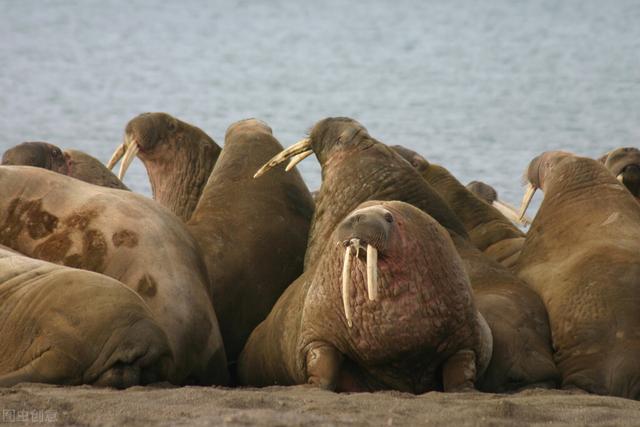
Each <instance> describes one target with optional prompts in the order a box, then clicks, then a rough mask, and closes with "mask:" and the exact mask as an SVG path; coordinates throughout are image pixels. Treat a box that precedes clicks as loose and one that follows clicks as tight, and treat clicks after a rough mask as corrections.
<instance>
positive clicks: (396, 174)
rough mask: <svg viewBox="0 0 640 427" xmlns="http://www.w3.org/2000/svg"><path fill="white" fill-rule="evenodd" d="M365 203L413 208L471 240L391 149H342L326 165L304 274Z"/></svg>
mask: <svg viewBox="0 0 640 427" xmlns="http://www.w3.org/2000/svg"><path fill="white" fill-rule="evenodd" d="M367 200H380V201H385V200H399V201H403V202H406V203H409V204H411V205H414V206H416V207H417V208H419V209H421V210H423V211H424V212H426V213H428V214H429V215H431V216H432V217H433V218H434V219H435V220H436V221H438V222H439V223H440V224H441V225H442V226H443V227H445V228H447V229H448V230H449V231H453V232H455V233H458V234H460V235H462V236H465V237H467V233H466V231H465V229H464V226H463V225H462V223H461V222H460V220H459V219H458V218H457V217H456V216H455V214H454V213H453V212H452V211H451V209H450V208H449V207H448V206H447V204H446V203H445V202H444V200H442V198H441V197H440V196H439V195H438V193H437V192H436V191H435V190H434V189H432V188H431V186H430V185H429V184H428V183H427V182H426V181H425V180H424V179H423V178H422V177H421V176H420V174H418V172H417V171H416V170H415V169H414V168H413V167H412V166H411V165H410V164H409V163H407V162H406V161H405V160H404V159H403V158H402V157H400V156H399V155H398V154H396V153H395V152H394V151H392V150H391V149H390V148H388V147H386V146H385V145H384V144H381V143H375V144H372V145H370V146H368V147H367V148H366V149H364V150H362V149H359V148H358V147H354V148H351V149H349V150H347V149H343V150H342V151H340V152H339V153H335V154H334V155H332V156H331V157H330V158H328V159H326V161H325V162H323V163H322V185H321V186H320V190H319V192H318V196H317V198H316V210H315V213H314V216H313V220H312V222H311V230H310V233H309V246H308V247H307V253H306V256H305V269H308V268H309V267H311V266H312V265H313V263H314V262H315V260H317V259H319V255H320V251H321V250H322V249H323V247H324V245H325V244H326V242H327V240H328V239H329V237H330V236H331V233H332V232H333V230H334V229H335V228H336V226H337V225H338V223H339V222H340V221H342V219H343V218H344V217H346V216H347V214H349V212H351V211H352V210H354V209H355V208H356V207H357V206H358V205H359V204H360V203H363V202H366V201H367Z"/></svg>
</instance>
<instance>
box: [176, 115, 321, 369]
mask: <svg viewBox="0 0 640 427" xmlns="http://www.w3.org/2000/svg"><path fill="white" fill-rule="evenodd" d="M281 150H282V146H281V145H280V143H279V142H278V141H277V140H276V139H275V138H274V136H273V135H272V131H271V128H269V126H267V125H266V124H265V123H263V122H261V121H259V120H255V119H248V120H242V121H239V122H236V123H234V124H232V125H231V126H230V127H229V129H228V130H227V132H226V136H225V144H224V150H223V151H222V154H221V155H220V158H219V159H218V161H217V163H216V166H215V168H214V169H213V172H212V173H211V176H210V178H209V182H208V183H207V186H206V187H205V189H204V191H203V193H202V197H201V198H200V202H199V203H198V206H197V207H196V209H195V211H194V212H193V216H192V217H191V220H189V222H188V223H187V228H188V229H189V231H190V232H191V234H192V235H193V236H194V238H195V239H196V240H197V241H198V243H199V246H200V247H201V248H202V250H203V255H204V259H205V262H206V264H207V269H208V271H209V282H210V283H211V286H212V293H213V303H214V307H215V310H216V314H217V315H218V320H219V322H220V330H221V332H222V337H223V339H224V343H225V349H226V351H227V359H228V361H229V362H234V361H235V360H236V359H237V356H238V354H239V353H240V351H241V350H242V347H243V346H244V344H245V342H246V340H247V338H249V334H250V333H251V331H253V329H254V328H255V327H256V326H257V325H258V324H259V323H260V322H261V321H262V320H264V319H265V317H267V315H268V314H269V311H271V308H272V307H273V305H274V304H275V302H276V301H277V300H278V297H279V296H280V295H281V294H282V292H283V291H284V289H285V288H286V287H287V286H289V284H291V282H293V281H294V280H295V279H296V278H297V277H298V276H299V275H300V274H301V273H302V268H303V262H304V252H305V248H306V246H307V236H308V233H309V224H310V222H311V216H312V215H313V200H312V198H311V194H310V193H309V190H308V189H307V187H306V185H305V183H304V181H303V180H302V177H301V176H300V174H299V173H298V172H297V171H292V172H291V173H285V172H284V171H274V173H272V174H269V176H266V177H264V178H263V179H260V180H256V179H253V174H254V173H255V171H256V170H257V169H258V168H259V167H260V166H261V165H262V164H263V163H264V162H266V161H267V160H269V159H270V158H271V157H273V156H274V155H275V154H276V153H278V152H280V151H281Z"/></svg>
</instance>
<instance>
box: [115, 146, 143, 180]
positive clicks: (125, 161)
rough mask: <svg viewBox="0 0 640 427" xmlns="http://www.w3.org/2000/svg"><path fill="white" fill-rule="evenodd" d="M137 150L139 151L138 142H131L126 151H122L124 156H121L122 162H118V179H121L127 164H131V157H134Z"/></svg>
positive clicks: (127, 167) (127, 166)
mask: <svg viewBox="0 0 640 427" xmlns="http://www.w3.org/2000/svg"><path fill="white" fill-rule="evenodd" d="M138 151H140V148H139V147H138V144H136V143H135V142H133V143H131V144H130V145H129V147H128V148H127V152H126V153H124V157H123V158H122V163H120V171H119V172H118V179H120V180H121V181H122V179H123V178H124V174H125V173H126V172H127V169H129V165H130V164H131V162H132V161H133V159H134V158H135V157H136V154H138Z"/></svg>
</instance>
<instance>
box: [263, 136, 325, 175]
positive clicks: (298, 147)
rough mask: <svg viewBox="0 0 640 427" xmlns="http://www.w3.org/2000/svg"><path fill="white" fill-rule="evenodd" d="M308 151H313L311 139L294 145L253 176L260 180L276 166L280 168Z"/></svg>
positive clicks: (274, 157)
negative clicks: (284, 163)
mask: <svg viewBox="0 0 640 427" xmlns="http://www.w3.org/2000/svg"><path fill="white" fill-rule="evenodd" d="M307 151H313V150H312V149H311V140H310V139H309V138H305V139H303V140H301V141H298V142H296V143H295V144H293V145H292V146H291V147H289V148H287V149H286V150H283V151H281V152H279V153H278V154H276V155H275V156H273V157H272V158H271V160H269V161H268V162H267V163H265V164H264V165H263V166H262V167H261V168H260V169H258V171H257V172H256V173H255V175H253V177H254V178H258V177H259V176H260V175H262V174H264V173H265V172H266V171H268V170H269V169H272V168H274V167H275V166H278V165H279V164H280V163H282V162H285V161H286V160H287V159H289V158H291V157H294V156H297V155H298V154H302V153H304V152H307Z"/></svg>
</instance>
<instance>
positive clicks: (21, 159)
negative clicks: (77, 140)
mask: <svg viewBox="0 0 640 427" xmlns="http://www.w3.org/2000/svg"><path fill="white" fill-rule="evenodd" d="M2 164H3V165H14V166H20V165H22V166H35V167H39V168H44V169H48V170H51V171H54V172H57V173H61V174H63V175H67V176H70V177H72V178H76V179H79V180H81V181H84V182H88V183H90V184H95V185H100V186H102V187H108V188H118V189H121V190H129V188H127V186H126V185H124V184H123V183H122V181H120V180H119V179H118V177H116V176H115V175H114V174H113V173H111V171H110V170H109V169H107V168H106V167H105V166H104V165H103V164H102V163H101V162H100V160H98V159H96V158H95V157H93V156H90V155H89V154H87V153H84V152H82V151H79V150H65V151H62V150H61V149H60V147H57V146H55V145H53V144H49V143H48V142H23V143H22V144H18V145H16V146H15V147H13V148H10V149H8V150H7V151H5V152H4V154H3V155H2Z"/></svg>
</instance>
